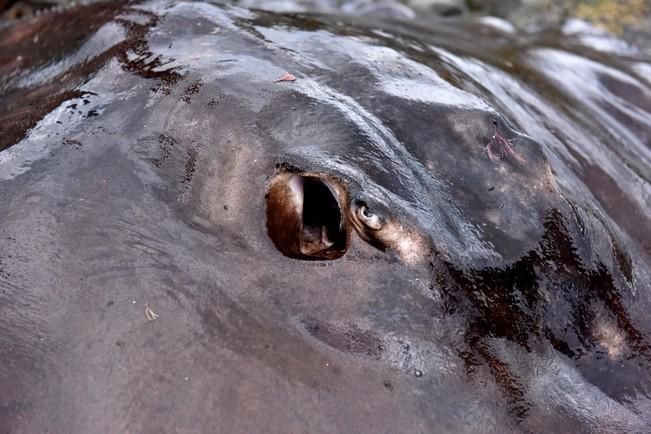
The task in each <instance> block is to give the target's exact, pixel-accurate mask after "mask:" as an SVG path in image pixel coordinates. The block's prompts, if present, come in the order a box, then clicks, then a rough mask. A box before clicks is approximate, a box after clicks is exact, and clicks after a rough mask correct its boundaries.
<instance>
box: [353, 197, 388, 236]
mask: <svg viewBox="0 0 651 434" xmlns="http://www.w3.org/2000/svg"><path fill="white" fill-rule="evenodd" d="M356 213H357V218H358V219H359V220H360V221H361V222H362V223H364V225H365V226H367V227H368V228H369V229H372V230H374V231H378V230H380V229H381V228H382V220H381V219H380V216H378V215H377V214H375V213H373V211H371V210H370V209H369V207H368V206H367V205H366V204H365V203H362V204H360V205H359V207H358V208H357V212H356Z"/></svg>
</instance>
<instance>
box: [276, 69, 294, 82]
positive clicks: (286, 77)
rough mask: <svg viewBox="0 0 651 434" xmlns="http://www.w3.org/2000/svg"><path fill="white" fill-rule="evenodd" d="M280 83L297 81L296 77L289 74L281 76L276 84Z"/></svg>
mask: <svg viewBox="0 0 651 434" xmlns="http://www.w3.org/2000/svg"><path fill="white" fill-rule="evenodd" d="M280 81H296V77H294V76H293V75H292V74H290V73H289V72H286V73H284V74H283V75H281V76H280V77H279V78H278V80H275V81H274V83H278V82H280Z"/></svg>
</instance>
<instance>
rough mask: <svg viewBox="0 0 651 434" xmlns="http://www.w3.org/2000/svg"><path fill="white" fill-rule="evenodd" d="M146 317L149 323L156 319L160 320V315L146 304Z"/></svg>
mask: <svg viewBox="0 0 651 434" xmlns="http://www.w3.org/2000/svg"><path fill="white" fill-rule="evenodd" d="M145 316H146V317H147V320H149V321H154V320H155V319H158V314H157V313H156V312H154V311H153V310H151V309H150V308H149V305H148V304H147V303H145Z"/></svg>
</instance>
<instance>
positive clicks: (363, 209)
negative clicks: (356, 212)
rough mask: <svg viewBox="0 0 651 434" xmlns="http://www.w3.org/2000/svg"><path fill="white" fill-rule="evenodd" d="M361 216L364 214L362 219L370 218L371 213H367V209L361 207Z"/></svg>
mask: <svg viewBox="0 0 651 434" xmlns="http://www.w3.org/2000/svg"><path fill="white" fill-rule="evenodd" d="M362 214H364V217H366V218H371V213H370V212H369V211H368V208H366V207H365V206H364V207H362Z"/></svg>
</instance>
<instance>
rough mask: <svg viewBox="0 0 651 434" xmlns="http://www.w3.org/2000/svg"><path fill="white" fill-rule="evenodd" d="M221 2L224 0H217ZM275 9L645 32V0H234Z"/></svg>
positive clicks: (18, 4)
mask: <svg viewBox="0 0 651 434" xmlns="http://www.w3.org/2000/svg"><path fill="white" fill-rule="evenodd" d="M221 2H222V3H223V2H224V1H221ZM74 3H75V0H0V19H2V20H3V21H9V20H15V19H20V18H22V17H25V16H27V15H30V14H32V13H35V12H37V11H41V10H44V9H48V8H51V7H53V6H59V7H60V6H62V5H64V6H65V5H70V4H74ZM234 3H238V4H240V5H242V6H246V7H252V8H259V9H267V10H274V11H279V12H323V13H345V14H349V15H350V14H352V15H374V16H377V17H379V18H383V19H401V20H404V19H413V18H415V17H419V18H422V17H427V16H438V17H446V18H451V19H454V18H456V19H458V18H464V17H469V16H492V17H498V18H501V19H503V20H506V21H508V22H509V23H511V24H512V25H513V26H515V27H516V28H519V29H521V30H525V31H540V30H545V29H548V28H550V27H558V26H559V25H562V24H563V23H565V22H566V21H567V20H568V19H571V18H578V19H581V20H585V21H587V22H589V23H592V24H594V25H595V27H597V28H600V29H602V30H604V31H607V32H610V33H614V34H619V35H621V34H623V33H629V34H630V35H629V36H631V35H633V34H636V33H637V34H640V33H641V34H644V35H646V36H648V35H651V19H650V16H651V0H400V1H398V0H237V1H235V2H234Z"/></svg>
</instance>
